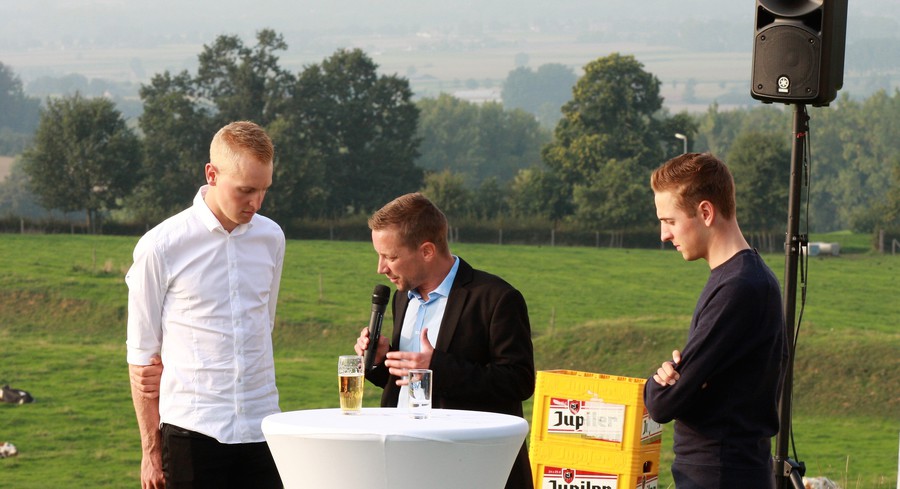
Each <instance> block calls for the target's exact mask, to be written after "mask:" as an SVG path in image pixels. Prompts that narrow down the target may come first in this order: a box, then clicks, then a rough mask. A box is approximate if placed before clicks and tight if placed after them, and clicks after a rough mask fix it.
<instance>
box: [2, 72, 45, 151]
mask: <svg viewBox="0 0 900 489" xmlns="http://www.w3.org/2000/svg"><path fill="white" fill-rule="evenodd" d="M40 106H41V102H40V100H38V99H36V98H32V97H28V96H26V95H25V92H24V90H23V89H22V81H21V80H20V79H19V77H18V76H16V74H15V73H13V71H12V69H11V68H9V67H8V66H6V65H4V64H3V63H0V154H16V153H18V152H19V151H21V150H22V148H23V147H24V145H23V144H22V141H23V140H24V137H23V136H24V135H26V134H31V133H32V132H33V131H34V130H35V128H36V127H37V124H38V120H39V117H40Z"/></svg>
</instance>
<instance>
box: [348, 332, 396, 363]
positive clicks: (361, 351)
mask: <svg viewBox="0 0 900 489" xmlns="http://www.w3.org/2000/svg"><path fill="white" fill-rule="evenodd" d="M377 348H378V351H376V352H375V365H378V364H379V363H381V361H382V360H384V356H385V355H386V354H387V352H388V350H390V349H391V342H390V340H388V339H387V338H385V337H384V335H381V336H380V337H379V338H378V347H377ZM368 349H369V328H363V330H362V331H360V332H359V338H357V339H356V344H355V345H353V350H354V351H356V354H357V355H360V356H365V355H366V350H368Z"/></svg>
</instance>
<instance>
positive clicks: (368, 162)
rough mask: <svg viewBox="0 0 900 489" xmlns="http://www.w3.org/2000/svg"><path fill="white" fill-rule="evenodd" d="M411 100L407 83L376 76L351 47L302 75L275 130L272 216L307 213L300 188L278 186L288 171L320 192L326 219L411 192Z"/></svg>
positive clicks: (415, 175)
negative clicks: (299, 165)
mask: <svg viewBox="0 0 900 489" xmlns="http://www.w3.org/2000/svg"><path fill="white" fill-rule="evenodd" d="M411 99H412V90H411V89H410V88H409V82H408V81H407V80H405V79H401V78H398V77H396V76H385V75H382V76H379V75H378V74H377V65H376V64H375V63H374V62H372V60H371V59H370V58H369V57H368V56H366V55H365V53H363V52H362V51H361V50H359V49H354V50H339V51H337V52H336V53H335V54H334V55H332V56H331V57H330V58H328V59H326V60H324V61H323V62H322V63H321V64H313V65H310V66H308V67H307V68H306V69H304V70H303V72H302V73H301V74H300V76H299V77H298V78H297V82H296V84H295V85H294V87H293V88H292V90H291V94H290V104H289V105H288V106H287V109H286V113H285V116H284V117H285V121H284V122H283V123H284V124H285V126H283V127H282V128H280V129H279V130H278V132H277V134H278V135H279V137H280V138H283V139H279V141H278V144H279V146H278V147H279V148H280V149H279V152H280V153H281V157H279V163H280V165H281V166H282V169H281V170H277V171H278V173H277V179H278V182H277V183H276V184H275V186H277V188H275V190H276V192H277V193H278V197H277V202H278V204H277V210H276V211H277V212H278V213H279V214H281V215H284V214H290V215H294V216H302V215H310V213H309V212H308V210H307V209H304V208H303V206H302V202H304V201H305V196H304V195H303V193H304V192H305V191H306V189H304V188H291V187H286V186H285V185H283V184H284V183H285V182H284V180H283V179H286V178H291V175H288V174H289V173H291V172H295V171H296V172H299V175H295V176H294V178H306V177H309V178H310V179H311V180H312V181H313V182H315V183H316V184H317V185H318V188H320V189H321V198H322V202H323V204H322V212H323V213H324V214H325V215H328V216H342V215H345V214H355V213H366V212H369V211H371V210H374V209H377V208H379V207H381V206H382V205H384V204H385V203H386V202H388V201H390V200H391V199H393V198H394V197H396V196H397V195H400V194H403V193H406V192H412V191H415V190H416V189H418V188H419V187H420V186H421V184H422V171H421V169H419V168H418V167H416V166H415V164H414V160H415V158H416V156H417V146H418V142H419V141H418V138H416V123H417V120H418V109H417V108H416V106H415V104H413V103H412V101H411ZM288 131H290V132H288ZM301 160H305V161H303V167H302V168H299V169H296V168H295V166H294V165H295V164H296V163H298V162H299V161H301Z"/></svg>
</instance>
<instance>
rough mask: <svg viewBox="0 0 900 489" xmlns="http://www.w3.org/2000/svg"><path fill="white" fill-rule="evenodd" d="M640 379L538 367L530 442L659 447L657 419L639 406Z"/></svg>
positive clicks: (619, 448)
mask: <svg viewBox="0 0 900 489" xmlns="http://www.w3.org/2000/svg"><path fill="white" fill-rule="evenodd" d="M644 381H645V379H636V378H632V377H619V376H614V375H605V374H596V373H591V372H578V371H574V370H542V371H538V373H537V383H536V385H535V392H534V408H533V411H532V413H533V414H532V423H531V442H530V445H531V446H535V445H540V444H543V443H553V444H562V445H576V446H579V447H586V448H590V449H594V448H602V449H605V450H612V451H632V450H638V449H643V448H654V447H655V449H656V450H657V451H659V446H660V440H661V438H662V425H661V424H659V423H657V422H655V421H653V420H652V419H650V416H649V415H648V414H647V409H646V408H645V407H644Z"/></svg>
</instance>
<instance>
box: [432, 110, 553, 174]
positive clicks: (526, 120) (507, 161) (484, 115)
mask: <svg viewBox="0 0 900 489" xmlns="http://www.w3.org/2000/svg"><path fill="white" fill-rule="evenodd" d="M417 105H418V107H419V111H420V117H419V129H418V134H419V137H420V138H421V141H422V143H421V145H420V146H419V148H420V150H421V156H420V157H419V159H418V160H417V163H418V165H419V166H421V167H422V168H424V169H425V170H431V171H436V172H440V171H442V170H445V169H450V170H452V171H453V172H454V173H459V174H462V175H464V177H465V181H466V186H467V187H468V188H470V189H474V188H477V187H478V186H479V185H480V184H481V183H482V182H484V181H486V180H487V179H489V178H496V179H497V181H498V182H500V183H508V182H509V181H511V180H512V179H513V177H514V176H515V175H516V173H517V172H518V171H519V170H520V169H522V168H528V167H531V166H534V165H537V164H539V163H540V148H541V146H542V145H543V144H545V143H546V142H547V141H548V140H549V134H548V133H546V132H545V131H543V130H542V129H541V128H540V126H539V125H538V124H537V122H536V121H535V119H534V117H533V116H531V115H530V114H528V113H526V112H524V111H522V110H504V109H503V107H502V106H501V105H500V104H498V103H486V104H483V105H478V104H474V103H471V102H466V101H463V100H460V99H458V98H455V97H453V96H450V95H447V94H442V95H440V96H439V97H438V98H436V99H435V98H426V99H422V100H420V101H419V102H418V104H417Z"/></svg>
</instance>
